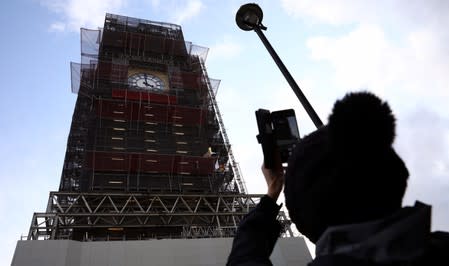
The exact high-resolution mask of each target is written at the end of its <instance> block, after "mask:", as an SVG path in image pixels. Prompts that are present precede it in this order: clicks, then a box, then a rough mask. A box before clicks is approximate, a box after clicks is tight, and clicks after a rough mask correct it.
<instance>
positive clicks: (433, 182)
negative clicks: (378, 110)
mask: <svg viewBox="0 0 449 266" xmlns="http://www.w3.org/2000/svg"><path fill="white" fill-rule="evenodd" d="M256 2H257V3H258V4H259V5H260V6H261V7H262V8H263V10H264V24H265V25H266V26H268V31H267V32H266V36H267V37H268V39H269V40H270V41H271V43H272V45H273V46H274V48H275V49H276V51H277V52H278V54H279V55H280V57H281V58H282V59H283V61H284V63H285V65H286V66H287V67H288V69H289V70H290V72H291V74H292V75H293V76H294V77H295V79H296V81H297V82H298V83H299V85H300V87H301V88H302V90H303V92H304V93H305V94H306V96H307V97H308V99H309V101H310V102H311V103H312V105H313V106H314V107H315V109H316V110H317V112H318V114H319V115H320V117H321V118H322V120H323V121H327V116H328V114H329V112H330V109H331V107H332V104H333V102H334V101H335V100H336V99H338V98H340V97H342V96H343V95H344V94H345V93H346V92H348V91H354V90H361V89H366V90H370V91H373V92H375V93H377V94H378V95H380V96H381V97H383V98H384V99H385V100H387V101H388V102H389V103H390V105H391V106H392V108H393V111H394V113H395V114H396V116H397V119H398V129H397V138H396V142H395V147H396V148H397V150H398V153H399V154H400V155H401V156H402V158H403V159H404V161H405V162H406V164H407V166H408V168H409V171H410V173H411V176H410V180H409V186H408V191H407V194H406V197H405V200H404V204H405V205H409V204H413V202H414V201H415V200H421V201H423V202H426V203H429V204H432V205H433V221H432V226H433V229H435V230H449V201H448V200H447V194H448V193H449V180H448V172H449V171H448V170H449V108H448V107H447V103H448V102H449V101H448V100H449V88H448V84H449V75H448V73H449V63H448V62H449V48H448V47H447V43H448V41H449V29H448V28H447V25H448V24H449V18H448V17H447V15H446V14H447V12H448V11H449V3H448V2H446V1H436V0H435V1H433V0H428V1H418V0H414V1H406V0H398V1H387V0H379V1H356V0H338V1H337V0H336V1H332V0H321V1H311V0H303V1H294V0H276V1H274V0H271V1H269V0H266V1H256ZM244 3H246V1H237V0H230V1H218V0H216V1H212V0H191V1H182V0H178V1H174V0H164V1H158V0H152V1H151V0H133V1H131V0H101V1H99V0H98V1H94V0H28V1H25V0H16V1H2V2H1V4H0V8H1V10H2V16H0V21H1V23H2V25H3V26H2V27H1V28H0V33H1V36H2V41H1V42H0V48H1V49H0V58H1V59H2V60H1V63H0V78H1V80H2V86H1V87H0V88H1V89H0V93H1V95H0V118H1V122H2V130H1V131H0V132H1V133H0V134H1V135H0V142H1V144H0V146H1V148H2V153H1V155H0V156H1V160H0V212H1V213H2V215H3V218H2V219H0V223H1V228H2V229H3V230H2V231H3V232H2V234H3V236H2V241H1V244H0V245H1V246H0V261H1V263H0V264H2V265H9V264H10V262H11V258H12V255H13V251H14V248H15V244H16V241H17V240H18V239H19V238H20V235H21V234H24V235H26V234H27V233H28V229H29V225H30V222H31V217H32V214H33V212H41V211H44V210H45V207H46V203H47V198H48V192H49V191H51V190H57V188H58V185H59V180H60V174H61V170H62V162H63V159H64V153H65V147H66V140H67V136H68V132H69V128H70V122H71V116H72V113H73V108H74V103H75V100H76V95H75V94H72V93H71V92H70V71H69V64H70V62H71V61H74V62H79V60H80V35H79V28H80V27H86V28H93V29H95V28H98V27H101V26H102V24H103V20H104V15H105V12H109V13H117V14H121V15H127V16H134V17H139V18H144V19H149V20H155V21H164V22H172V23H179V24H181V25H182V27H183V31H184V36H185V39H186V40H188V41H192V42H194V43H195V44H198V45H201V46H206V47H209V48H210V50H209V55H208V59H207V61H206V65H207V67H208V72H209V75H210V76H211V77H212V78H217V79H221V80H222V82H221V86H220V88H219V90H218V95H217V97H218V104H219V106H220V109H221V112H222V114H223V120H224V122H225V126H226V129H227V133H228V135H229V138H230V141H231V144H232V145H233V149H234V153H235V156H236V159H237V160H238V162H239V163H240V167H241V169H242V174H243V177H244V179H245V181H246V184H247V187H248V190H249V192H250V193H264V192H265V186H264V180H263V177H262V176H261V174H260V164H261V162H262V154H261V149H260V147H259V146H258V144H257V142H256V139H255V135H256V134H257V129H256V122H255V118H254V111H255V110H256V109H258V108H266V109H271V110H276V109H287V108H292V107H293V108H295V110H296V113H297V116H298V122H299V125H300V132H301V133H302V134H304V133H308V132H311V131H312V130H313V129H314V127H313V124H312V123H311V122H310V119H309V118H308V116H307V115H306V114H305V112H304V111H303V109H302V108H301V106H300V105H299V103H298V101H297V99H296V97H295V96H294V94H293V92H292V91H291V89H290V88H289V86H288V85H287V83H286V81H285V80H284V78H283V76H282V75H281V73H280V72H279V70H278V69H277V67H276V66H275V64H274V63H273V62H272V59H271V58H270V56H269V55H268V53H267V52H266V50H265V48H264V47H263V46H262V43H261V42H260V41H259V39H258V37H257V35H256V34H255V33H254V32H243V31H241V30H239V29H238V28H237V27H236V25H235V23H234V15H235V12H236V10H237V9H238V7H239V6H240V5H241V4H244ZM379 196H381V195H379Z"/></svg>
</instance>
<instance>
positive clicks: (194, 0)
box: [173, 0, 204, 24]
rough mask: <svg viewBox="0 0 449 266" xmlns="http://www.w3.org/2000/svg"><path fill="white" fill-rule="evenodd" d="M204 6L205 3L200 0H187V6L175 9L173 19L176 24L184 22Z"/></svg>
mask: <svg viewBox="0 0 449 266" xmlns="http://www.w3.org/2000/svg"><path fill="white" fill-rule="evenodd" d="M203 8H204V5H203V3H202V2H201V1H200V0H191V1H187V3H186V5H185V6H183V7H181V8H177V9H175V14H174V19H173V20H174V21H175V23H176V24H182V23H183V22H185V21H187V20H189V19H191V18H193V17H195V16H197V15H198V14H199V13H200V12H201V10H202V9H203Z"/></svg>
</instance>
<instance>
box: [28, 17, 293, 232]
mask: <svg viewBox="0 0 449 266" xmlns="http://www.w3.org/2000/svg"><path fill="white" fill-rule="evenodd" d="M207 52H208V49H207V48H205V47H201V46H197V45H193V44H192V43H190V42H186V41H184V37H183V33H182V30H181V27H180V26H178V25H174V24H168V23H160V22H153V21H148V20H142V19H136V18H129V17H124V16H119V15H113V14H106V19H105V24H104V28H103V29H99V30H89V29H81V63H71V80H72V92H74V93H77V94H78V98H77V102H76V105H75V110H74V114H73V118H72V125H71V129H70V133H69V137H68V141H67V150H66V154H65V160H64V166H63V170H62V176H61V182H60V187H59V191H58V192H51V193H50V197H49V202H48V207H47V210H46V212H45V213H35V214H34V216H33V220H32V225H31V227H30V233H29V235H28V239H29V240H37V239H73V240H80V241H92V240H127V239H148V238H193V237H230V236H233V235H234V233H235V230H236V228H237V225H238V223H239V221H240V220H241V219H242V217H243V216H244V215H245V214H246V213H248V211H249V210H251V209H252V208H254V207H255V205H256V204H257V202H258V201H259V200H260V197H261V196H262V195H248V194H247V192H246V187H245V184H244V182H243V179H242V177H241V174H240V169H239V166H238V164H237V162H236V161H235V158H234V155H233V153H232V149H231V145H230V143H229V139H228V136H227V134H226V130H225V127H224V122H223V119H222V117H221V115H220V111H219V109H218V105H217V102H216V99H215V95H216V93H217V90H218V86H219V84H220V81H219V80H215V79H211V78H209V77H208V74H207V71H206V67H205V65H204V62H205V60H206V57H207ZM142 73H144V74H142ZM147 73H149V74H147ZM147 75H154V76H157V78H158V80H159V81H158V82H160V84H159V85H160V87H158V88H157V89H155V88H154V87H153V86H154V85H151V86H149V83H148V81H147ZM136 76H137V78H133V77H136ZM139 77H140V79H141V80H140V81H139ZM142 77H143V78H142ZM136 80H137V81H136ZM138 82H140V83H139V84H140V85H138ZM136 84H137V85H136ZM142 84H143V85H142ZM155 84H156V83H155ZM139 86H140V87H139ZM279 219H280V220H281V221H283V223H284V224H285V225H286V228H289V221H288V219H287V218H285V215H283V213H281V215H280V218H279ZM285 232H290V234H291V231H289V230H286V231H285ZM291 235H292V234H291Z"/></svg>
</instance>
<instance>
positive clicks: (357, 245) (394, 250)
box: [227, 196, 449, 266]
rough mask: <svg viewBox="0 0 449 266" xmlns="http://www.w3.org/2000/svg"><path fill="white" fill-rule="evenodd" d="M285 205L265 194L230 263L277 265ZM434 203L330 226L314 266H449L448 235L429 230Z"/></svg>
mask: <svg viewBox="0 0 449 266" xmlns="http://www.w3.org/2000/svg"><path fill="white" fill-rule="evenodd" d="M279 209H280V206H278V205H277V204H276V203H275V202H274V200H272V199H271V198H269V197H268V196H264V197H263V198H262V199H261V201H260V203H259V204H258V206H257V207H256V208H255V209H254V210H252V211H251V212H250V213H248V214H247V215H246V216H245V218H244V219H243V221H242V222H241V223H240V226H239V228H238V230H237V235H236V236H235V238H234V242H233V245H232V250H231V253H230V255H229V258H228V263H227V265H229V266H234V265H248V266H251V265H272V263H271V261H270V259H269V257H270V255H271V252H272V251H273V248H274V245H275V244H276V240H277V237H278V236H279V234H280V232H281V225H280V224H279V222H277V221H276V217H277V214H278V211H279ZM430 210H431V207H430V206H428V205H425V204H422V203H416V204H415V206H414V207H404V208H402V209H401V210H399V211H398V212H397V213H395V214H393V215H391V216H390V217H387V218H385V219H382V220H376V221H370V222H367V223H362V224H352V225H342V226H335V227H330V228H328V230H326V231H325V232H324V233H323V235H322V236H321V238H320V239H319V240H318V242H317V243H316V257H315V259H314V260H313V261H312V262H310V263H309V264H308V265H309V266H353V265H354V266H356V265H357V266H381V265H385V266H396V265H410V266H415V265H416V266H418V265H419V266H421V265H449V233H447V232H434V233H431V232H430Z"/></svg>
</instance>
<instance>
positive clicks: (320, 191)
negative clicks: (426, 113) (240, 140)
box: [228, 92, 449, 266]
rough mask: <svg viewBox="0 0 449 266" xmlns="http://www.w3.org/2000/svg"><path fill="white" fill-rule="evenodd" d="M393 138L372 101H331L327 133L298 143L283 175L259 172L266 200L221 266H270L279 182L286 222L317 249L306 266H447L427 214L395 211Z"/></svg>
mask: <svg viewBox="0 0 449 266" xmlns="http://www.w3.org/2000/svg"><path fill="white" fill-rule="evenodd" d="M394 137H395V118H394V116H393V114H392V112H391V109H390V107H389V106H388V104H387V103H386V102H383V101H382V100H380V99H379V98H378V97H376V96H375V95H373V94H371V93H367V92H360V93H350V94H347V95H346V96H345V97H344V98H343V99H342V100H339V101H337V102H336V103H335V105H334V107H333V110H332V114H331V115H330V116H329V123H328V125H326V126H323V127H321V128H319V129H318V130H316V131H314V132H312V133H311V134H309V135H308V136H306V137H304V138H303V139H301V141H300V142H299V143H298V145H297V146H296V148H295V150H294V152H293V154H292V155H291V156H290V158H289V162H288V167H287V170H286V172H285V175H284V172H283V170H282V166H281V165H280V163H278V164H277V168H276V169H275V170H268V169H266V168H264V166H262V172H263V174H264V176H265V179H266V181H267V185H268V193H267V195H266V196H264V197H263V198H262V199H261V201H260V203H259V204H258V206H257V207H256V208H255V209H254V210H253V211H251V212H250V213H249V214H248V215H247V216H246V217H245V218H244V220H243V221H242V222H241V224H240V226H239V229H238V231H237V235H236V236H235V238H234V242H233V247H232V251H231V254H230V255H229V258H228V265H271V262H270V260H269V257H270V255H271V252H272V250H273V248H274V245H275V243H276V240H277V238H278V236H279V234H280V232H281V226H280V224H279V222H278V221H277V220H276V217H277V214H278V211H279V209H280V206H278V205H277V204H276V200H277V199H278V196H279V194H280V192H281V190H282V188H283V185H284V180H285V189H284V194H285V203H286V206H287V209H288V211H289V214H290V218H291V220H292V221H293V222H294V223H295V225H296V227H297V228H298V230H299V231H300V232H301V233H302V234H303V235H304V236H306V237H307V238H309V240H310V241H312V242H313V243H315V244H316V257H315V259H314V260H313V261H312V262H310V263H309V265H312V266H340V265H341V266H343V265H344V266H352V265H357V266H365V265H449V234H448V233H446V232H433V233H432V232H430V225H431V222H430V215H431V207H430V206H428V205H425V204H423V203H420V202H417V203H415V206H413V207H402V198H403V196H404V193H405V189H406V186H407V179H408V171H407V168H406V166H405V164H404V162H403V161H402V160H401V158H400V157H399V156H398V155H397V154H396V152H395V150H394V149H393V146H392V144H393V140H394ZM410 145H413V144H412V143H411V144H410Z"/></svg>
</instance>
